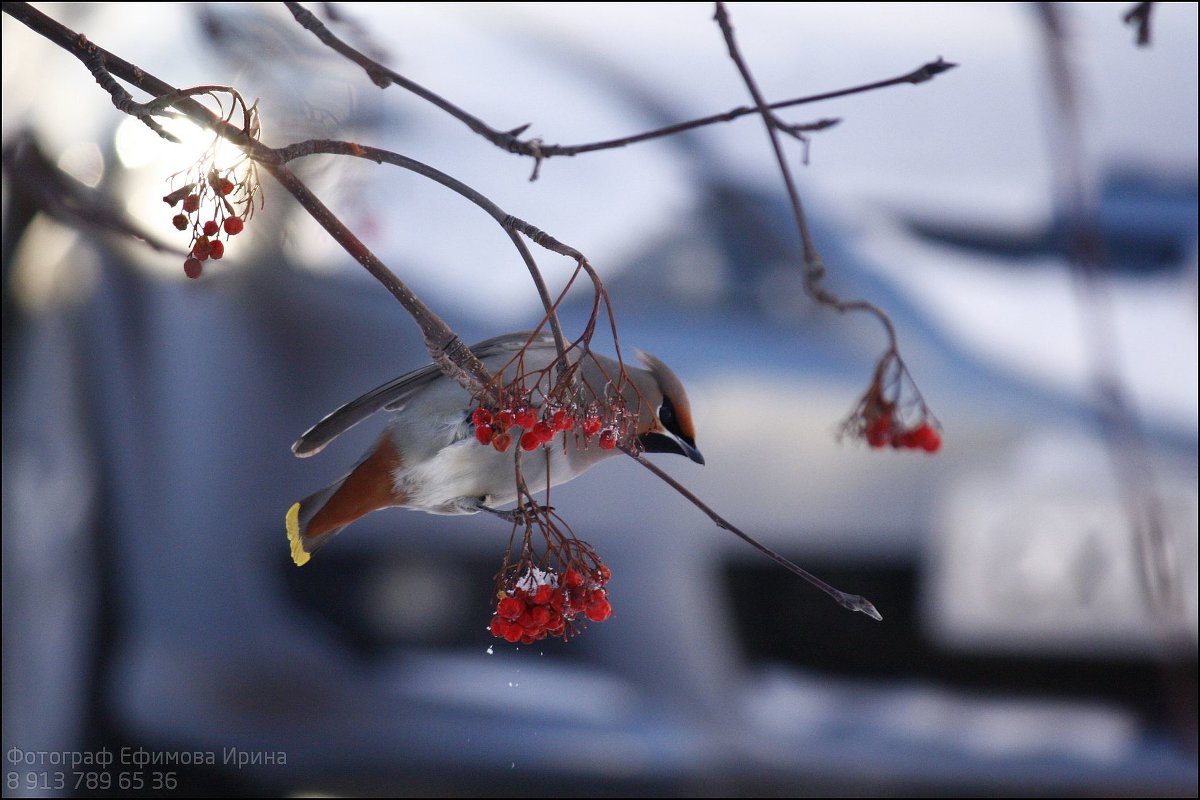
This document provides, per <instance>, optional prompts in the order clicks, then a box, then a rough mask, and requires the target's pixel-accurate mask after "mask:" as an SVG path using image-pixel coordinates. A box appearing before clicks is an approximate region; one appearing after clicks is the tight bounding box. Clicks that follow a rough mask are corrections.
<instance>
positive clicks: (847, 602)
mask: <svg viewBox="0 0 1200 800" xmlns="http://www.w3.org/2000/svg"><path fill="white" fill-rule="evenodd" d="M623 449H624V448H623ZM625 454H626V455H628V456H629V457H630V458H632V459H633V460H634V461H636V462H638V463H639V464H641V465H642V466H643V467H645V468H646V469H648V470H650V471H651V472H653V473H654V474H655V475H656V476H658V478H659V479H660V480H662V481H663V482H665V483H666V484H667V485H668V486H670V487H671V488H672V489H674V490H675V491H677V492H679V494H681V495H683V497H685V498H686V499H687V500H688V501H689V502H690V503H691V504H692V505H694V506H695V507H696V508H698V509H700V510H701V511H703V512H704V513H705V514H706V515H708V518H709V519H711V520H712V521H713V522H714V523H716V525H717V527H718V528H722V529H724V530H727V531H729V532H730V533H732V534H733V535H734V536H737V537H738V538H740V539H742V540H743V541H745V542H747V543H748V544H749V545H750V546H751V547H753V548H755V549H756V550H758V551H759V552H760V553H762V554H763V555H765V556H767V557H768V558H770V559H771V560H772V561H774V562H776V563H777V564H780V565H782V566H783V567H784V568H786V569H787V570H788V571H789V572H791V573H793V574H795V575H798V576H799V577H801V578H803V579H804V580H806V581H808V582H809V583H811V584H812V585H813V586H815V587H817V588H818V589H820V590H821V591H822V592H824V593H825V594H827V595H829V596H830V597H832V598H833V599H834V600H836V601H837V602H838V603H839V604H840V605H841V606H842V607H843V608H846V609H849V610H850V611H859V612H861V613H863V614H866V615H867V616H868V617H870V618H871V619H873V620H875V621H877V622H882V621H883V615H882V614H880V613H879V611H878V610H876V608H875V606H874V604H872V603H871V601H870V600H868V599H867V598H865V597H863V596H862V595H857V594H847V593H846V592H843V591H841V590H840V589H835V588H834V587H832V586H830V585H829V584H828V583H826V582H825V581H823V580H821V579H820V578H818V577H817V576H816V575H813V574H812V573H811V572H809V571H808V570H806V569H803V568H802V567H799V566H797V565H796V564H794V563H792V562H791V561H789V560H788V559H786V558H784V557H783V556H781V555H780V554H779V553H776V552H775V551H774V550H772V549H771V548H769V547H767V546H766V545H765V544H762V543H761V542H759V541H758V540H757V539H754V538H753V537H751V536H750V535H749V534H747V533H745V532H744V531H742V530H741V529H740V528H738V527H737V526H735V525H734V524H733V523H732V522H730V521H729V520H727V519H725V518H724V517H722V516H721V515H720V514H718V513H717V512H716V511H714V510H713V509H712V508H710V507H709V506H708V505H707V504H706V503H705V502H704V501H703V500H701V499H700V498H699V497H697V496H696V495H695V494H693V493H692V492H691V491H690V490H689V489H688V488H687V487H686V486H684V485H683V484H682V483H680V482H679V481H677V480H675V479H674V478H672V477H671V476H670V475H669V474H667V473H666V472H664V471H663V470H662V469H660V468H659V467H658V466H657V465H656V464H654V463H653V462H651V461H647V460H646V459H645V458H643V457H642V456H640V455H638V454H637V453H635V452H633V451H632V450H629V449H625Z"/></svg>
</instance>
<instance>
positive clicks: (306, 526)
mask: <svg viewBox="0 0 1200 800" xmlns="http://www.w3.org/2000/svg"><path fill="white" fill-rule="evenodd" d="M345 482H346V479H345V478H342V479H341V480H340V481H337V482H336V483H332V484H330V485H329V486H326V487H325V488H324V489H322V490H321V491H319V492H316V493H314V494H310V495H309V496H308V497H306V498H304V499H303V500H301V501H300V502H298V503H293V504H292V507H291V508H289V509H288V512H287V516H286V517H285V518H284V519H285V522H286V523H287V537H288V543H289V544H291V546H292V561H294V562H296V566H297V567H303V566H304V565H305V564H307V563H308V559H309V557H310V556H311V555H312V554H313V553H315V552H316V551H317V548H319V547H320V546H321V545H323V544H325V543H326V542H327V541H329V540H330V539H332V538H333V537H334V536H337V535H338V533H339V532H340V531H341V530H342V528H344V527H346V526H345V525H338V526H337V527H336V528H329V527H326V528H324V529H316V528H315V527H314V526H313V524H312V522H313V519H314V518H315V517H316V516H317V514H319V513H320V512H321V510H322V509H324V508H325V506H326V504H327V503H328V502H329V499H330V498H331V497H333V496H334V495H335V494H337V492H338V490H339V489H341V488H342V484H344V483H345Z"/></svg>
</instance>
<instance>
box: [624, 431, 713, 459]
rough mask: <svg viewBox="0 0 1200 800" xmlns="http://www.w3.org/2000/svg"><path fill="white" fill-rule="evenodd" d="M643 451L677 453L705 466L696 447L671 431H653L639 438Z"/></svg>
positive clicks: (702, 457)
mask: <svg viewBox="0 0 1200 800" xmlns="http://www.w3.org/2000/svg"><path fill="white" fill-rule="evenodd" d="M638 441H639V442H641V443H642V449H644V450H645V451H646V452H647V453H675V454H676V455H681V456H687V457H688V458H690V459H691V460H692V461H695V462H696V463H697V464H701V465H702V464H704V456H703V455H701V453H700V451H699V450H697V449H696V446H695V445H694V444H692V443H691V442H688V441H687V440H685V439H683V438H681V437H679V436H676V435H675V434H673V433H671V432H669V431H651V432H650V433H643V434H642V435H641V436H639V437H638Z"/></svg>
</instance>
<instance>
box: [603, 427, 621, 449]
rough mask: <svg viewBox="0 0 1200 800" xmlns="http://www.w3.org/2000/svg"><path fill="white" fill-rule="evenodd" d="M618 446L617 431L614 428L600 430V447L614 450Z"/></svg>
mask: <svg viewBox="0 0 1200 800" xmlns="http://www.w3.org/2000/svg"><path fill="white" fill-rule="evenodd" d="M616 446H617V432H616V431H614V430H613V429H612V428H605V429H604V430H602V431H601V432H600V449H601V450H612V449H613V448H614V447H616Z"/></svg>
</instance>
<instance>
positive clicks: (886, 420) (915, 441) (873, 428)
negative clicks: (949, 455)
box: [863, 414, 942, 453]
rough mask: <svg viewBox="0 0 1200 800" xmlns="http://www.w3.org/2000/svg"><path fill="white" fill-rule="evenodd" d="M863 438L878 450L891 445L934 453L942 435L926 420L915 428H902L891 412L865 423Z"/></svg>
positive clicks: (937, 448) (939, 446) (940, 442)
mask: <svg viewBox="0 0 1200 800" xmlns="http://www.w3.org/2000/svg"><path fill="white" fill-rule="evenodd" d="M863 438H865V439H866V440H867V444H869V445H870V446H871V447H872V448H874V449H876V450H878V449H879V448H881V447H884V446H886V445H889V444H890V445H891V446H892V447H894V448H896V449H897V450H899V449H901V448H907V449H909V450H924V451H925V452H926V453H936V452H937V451H938V450H939V449H941V446H942V436H941V434H939V433H938V432H937V429H936V428H934V427H933V426H932V425H930V424H929V423H928V422H922V423H921V424H920V425H918V426H916V427H915V428H904V427H902V426H900V425H898V424H897V422H896V420H895V418H894V417H893V415H891V414H887V415H886V416H882V415H881V416H878V417H875V418H874V419H872V420H871V421H870V422H868V423H867V424H866V427H865V428H864V430H863Z"/></svg>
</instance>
